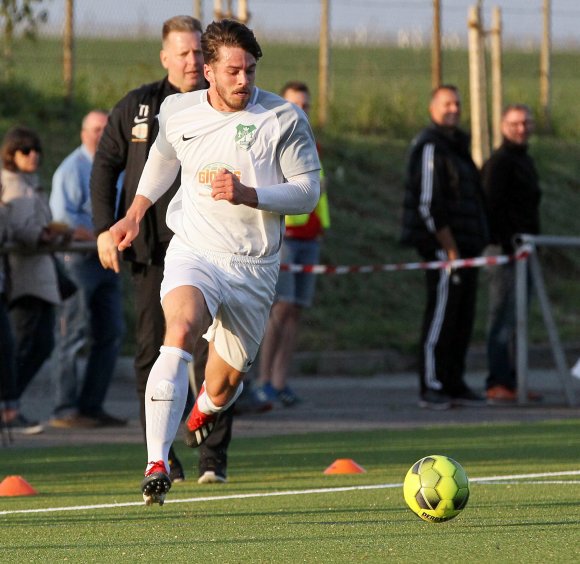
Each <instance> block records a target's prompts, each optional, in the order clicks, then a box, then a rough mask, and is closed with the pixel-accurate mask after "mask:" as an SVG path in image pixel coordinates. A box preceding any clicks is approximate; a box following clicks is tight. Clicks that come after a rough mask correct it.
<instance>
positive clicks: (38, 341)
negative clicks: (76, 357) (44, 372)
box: [6, 296, 56, 400]
mask: <svg viewBox="0 0 580 564" xmlns="http://www.w3.org/2000/svg"><path fill="white" fill-rule="evenodd" d="M10 316H11V319H12V329H13V331H14V339H15V351H14V359H15V369H16V389H15V390H14V391H15V392H16V394H15V397H14V398H6V399H7V400H11V399H12V400H19V399H20V397H21V396H22V394H23V393H24V392H25V390H26V388H28V385H29V384H30V382H32V379H33V378H34V377H35V376H36V374H38V371H39V370H40V368H41V367H42V365H43V364H44V362H45V361H46V360H47V359H48V358H49V357H50V354H51V352H52V349H53V348H54V324H55V320H56V316H55V311H54V305H53V304H51V303H50V302H47V301H45V300H42V299H40V298H37V297H36V296H22V297H20V298H17V299H16V300H14V301H13V302H12V303H11V304H10Z"/></svg>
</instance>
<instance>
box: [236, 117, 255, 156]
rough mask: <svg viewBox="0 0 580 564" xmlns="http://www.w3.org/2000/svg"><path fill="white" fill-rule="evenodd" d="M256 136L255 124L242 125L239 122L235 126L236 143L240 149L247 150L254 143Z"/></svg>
mask: <svg viewBox="0 0 580 564" xmlns="http://www.w3.org/2000/svg"><path fill="white" fill-rule="evenodd" d="M255 137H256V126H255V125H243V124H242V123H240V124H239V125H238V126H237V127H236V139H235V141H236V144H237V145H239V146H240V147H241V148H242V149H244V150H246V151H247V150H248V149H249V148H250V147H251V146H252V144H253V143H254V139H255Z"/></svg>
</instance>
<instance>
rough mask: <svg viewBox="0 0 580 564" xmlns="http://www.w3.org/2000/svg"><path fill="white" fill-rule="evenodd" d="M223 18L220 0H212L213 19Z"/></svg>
mask: <svg viewBox="0 0 580 564" xmlns="http://www.w3.org/2000/svg"><path fill="white" fill-rule="evenodd" d="M222 18H223V12H222V0H213V19H214V20H215V21H219V20H221V19H222Z"/></svg>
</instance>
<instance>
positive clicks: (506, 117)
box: [483, 104, 542, 404]
mask: <svg viewBox="0 0 580 564" xmlns="http://www.w3.org/2000/svg"><path fill="white" fill-rule="evenodd" d="M532 128H533V120H532V116H531V112H530V109H529V108H528V107H527V106H525V105H523V104H512V105H510V106H507V107H506V108H505V110H504V111H503V114H502V121H501V132H502V135H503V143H502V145H501V146H500V147H499V148H498V149H497V150H496V151H494V153H493V154H492V155H491V157H490V158H489V160H488V161H487V162H486V163H485V165H484V166H483V188H484V191H485V194H486V196H487V201H488V206H489V225H490V230H491V239H492V242H493V243H494V244H495V245H500V246H501V252H503V253H505V254H511V253H513V252H514V250H515V248H514V241H513V238H514V235H516V234H518V233H527V234H530V235H537V234H538V233H539V232H540V210H539V208H540V200H541V197H542V193H541V190H540V186H539V180H538V173H537V171H536V167H535V165H534V161H533V159H532V157H530V155H529V154H528V139H529V137H530V135H531V133H532ZM498 250H499V249H498ZM489 275H490V279H489V282H490V284H489V305H490V323H489V333H488V339H487V358H488V366H489V375H488V378H487V382H486V388H487V401H488V403H490V404H498V403H499V404H503V403H515V401H516V399H517V392H516V373H515V362H514V357H515V355H514V342H515V338H514V337H515V324H516V319H515V308H516V305H515V300H516V295H515V264H514V263H509V264H505V265H496V266H493V267H490V269H489ZM529 399H532V400H534V399H539V396H538V395H537V394H536V393H534V392H530V398H529Z"/></svg>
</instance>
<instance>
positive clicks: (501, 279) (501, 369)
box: [486, 263, 532, 390]
mask: <svg viewBox="0 0 580 564" xmlns="http://www.w3.org/2000/svg"><path fill="white" fill-rule="evenodd" d="M531 288H532V280H531V277H530V272H529V269H528V296H527V300H528V303H529V301H530V296H531ZM515 331H516V265H515V264H514V263H509V264H504V265H498V266H493V267H491V268H490V270H489V329H488V335H487V362H488V367H489V374H488V377H487V381H486V388H487V389H489V388H491V387H493V386H505V387H506V388H509V389H510V390H515V388H516V371H515Z"/></svg>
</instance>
